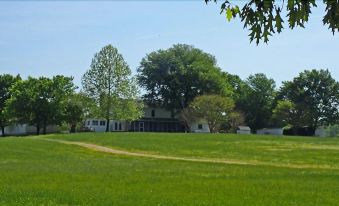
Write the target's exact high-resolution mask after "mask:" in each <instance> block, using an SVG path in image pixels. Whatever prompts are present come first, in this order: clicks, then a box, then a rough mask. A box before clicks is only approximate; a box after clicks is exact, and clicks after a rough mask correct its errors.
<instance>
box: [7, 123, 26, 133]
mask: <svg viewBox="0 0 339 206" xmlns="http://www.w3.org/2000/svg"><path fill="white" fill-rule="evenodd" d="M26 127H27V124H13V125H10V126H7V127H5V134H6V135H23V134H26Z"/></svg>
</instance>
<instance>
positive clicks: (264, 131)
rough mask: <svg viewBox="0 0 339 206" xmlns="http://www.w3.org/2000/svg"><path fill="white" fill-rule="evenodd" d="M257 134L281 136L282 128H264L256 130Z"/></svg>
mask: <svg viewBox="0 0 339 206" xmlns="http://www.w3.org/2000/svg"><path fill="white" fill-rule="evenodd" d="M257 134H267V135H283V134H284V130H283V128H264V129H258V130H257Z"/></svg>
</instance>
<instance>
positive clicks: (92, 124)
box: [85, 119, 128, 132]
mask: <svg viewBox="0 0 339 206" xmlns="http://www.w3.org/2000/svg"><path fill="white" fill-rule="evenodd" d="M106 122H107V121H106V120H105V119H87V120H86V121H85V126H86V127H87V128H89V129H90V130H91V131H94V132H105V131H106V126H107V124H106ZM126 130H128V128H127V127H126V122H125V121H118V120H110V121H109V131H110V132H117V131H126Z"/></svg>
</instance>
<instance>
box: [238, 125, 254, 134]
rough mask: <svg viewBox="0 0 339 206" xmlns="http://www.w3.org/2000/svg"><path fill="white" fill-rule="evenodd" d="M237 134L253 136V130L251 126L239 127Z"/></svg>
mask: <svg viewBox="0 0 339 206" xmlns="http://www.w3.org/2000/svg"><path fill="white" fill-rule="evenodd" d="M237 134H251V128H250V127H249V126H238V127H237Z"/></svg>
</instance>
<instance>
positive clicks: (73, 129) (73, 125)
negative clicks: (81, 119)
mask: <svg viewBox="0 0 339 206" xmlns="http://www.w3.org/2000/svg"><path fill="white" fill-rule="evenodd" d="M75 127H76V124H74V123H72V124H71V131H70V132H71V133H75Z"/></svg>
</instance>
